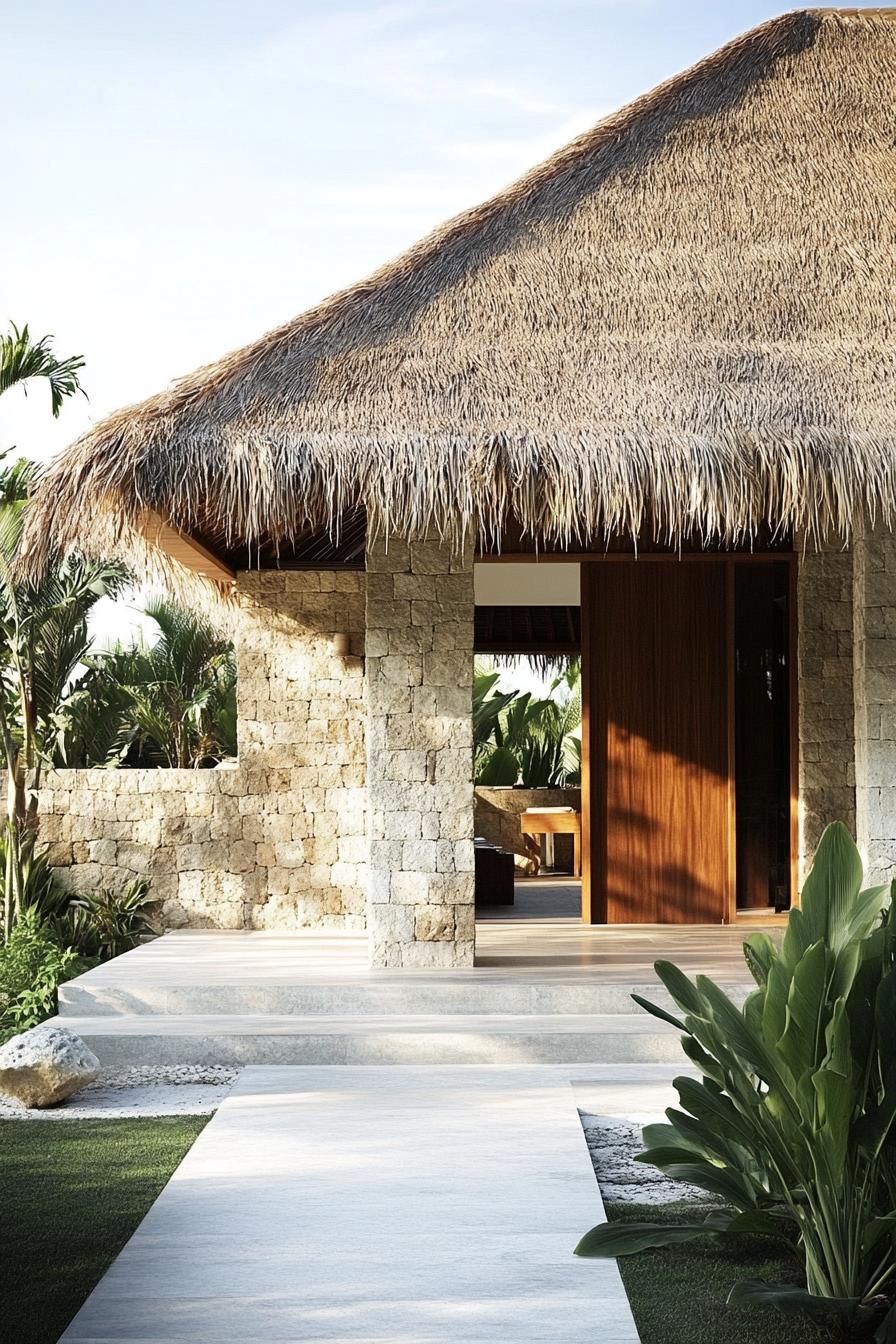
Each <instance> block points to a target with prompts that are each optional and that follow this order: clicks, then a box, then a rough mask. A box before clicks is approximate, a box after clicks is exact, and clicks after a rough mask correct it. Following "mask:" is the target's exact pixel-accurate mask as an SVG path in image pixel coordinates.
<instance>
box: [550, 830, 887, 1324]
mask: <svg viewBox="0 0 896 1344" xmlns="http://www.w3.org/2000/svg"><path fill="white" fill-rule="evenodd" d="M894 888H896V883H894ZM893 896H894V891H893V890H891V889H890V888H887V887H885V886H874V887H869V888H866V889H863V888H862V862H861V858H860V856H859V853H858V850H857V849H856V846H855V844H854V843H853V840H852V837H851V836H850V834H849V832H848V831H847V829H846V827H844V826H843V825H841V824H840V823H839V822H837V823H834V824H833V825H831V826H829V827H828V828H827V829H826V830H825V832H824V835H823V836H822V839H821V841H820V843H819V846H818V850H817V852H816V854H815V860H814V863H813V866H812V870H811V872H810V873H809V876H808V877H807V879H806V882H805V885H804V887H803V891H802V898H801V905H800V908H799V909H794V910H792V911H791V913H790V916H789V920H788V924H787V928H786V932H785V933H784V937H783V940H782V943H781V946H780V948H779V947H778V946H777V945H776V943H775V942H774V941H773V940H772V938H771V937H770V936H769V935H768V934H766V933H755V934H753V935H751V936H750V937H749V938H748V939H747V941H746V943H745V945H744V951H745V955H746V960H747V965H748V966H749V969H750V972H751V973H752V976H753V978H754V979H755V981H756V985H757V988H756V990H755V991H754V992H753V993H752V994H751V995H750V996H749V997H748V999H747V1000H746V1002H745V1004H744V1006H743V1008H738V1007H737V1006H736V1005H735V1004H734V1003H733V1002H732V1000H731V999H730V998H729V997H728V996H727V995H726V994H725V993H724V992H723V991H722V990H721V989H720V988H719V987H718V985H716V984H714V983H713V981H712V980H710V979H708V978H707V977H706V976H698V977H697V978H696V979H695V980H691V979H689V978H688V977H687V976H686V975H684V974H683V973H682V972H681V971H680V970H679V969H678V968H677V967H675V966H673V965H671V964H670V963H669V962H657V964H656V971H657V974H658V976H659V978H660V980H661V981H662V983H663V985H664V986H665V988H666V990H667V991H668V993H669V994H670V995H671V998H672V1000H673V1002H674V1003H675V1004H676V1005H677V1008H678V1010H679V1012H678V1013H677V1014H676V1013H674V1012H667V1011H666V1010H665V1009H664V1008H661V1007H658V1006H657V1005H655V1004H652V1003H649V1002H647V1001H646V1000H644V999H642V998H640V996H638V995H635V996H634V998H635V999H636V1001H637V1002H638V1003H639V1004H640V1006H641V1007H642V1008H645V1009H646V1010H647V1011H648V1012H650V1013H652V1014H653V1015H654V1016H656V1017H659V1018H662V1019H664V1020H666V1021H668V1022H671V1023H673V1025H675V1026H676V1027H677V1028H678V1029H679V1030H680V1031H681V1033H682V1046H683V1049H684V1052H685V1054H686V1055H687V1057H688V1059H689V1061H690V1063H691V1064H692V1065H693V1066H694V1067H695V1069H696V1071H697V1073H698V1074H699V1077H693V1076H686V1077H680V1078H677V1079H676V1080H675V1088H676V1091H677V1092H678V1097H679V1103H680V1104H679V1106H678V1107H673V1108H670V1109H669V1110H668V1111H667V1112H666V1115H667V1121H668V1123H666V1124H659V1125H649V1126H648V1127H647V1128H646V1129H645V1130H644V1144H645V1151H644V1152H643V1153H641V1154H640V1155H639V1158H638V1160H639V1161H642V1162H646V1163H649V1164H651V1165H652V1166H655V1167H658V1168H659V1169H660V1170H661V1171H663V1172H665V1173H666V1175H667V1176H670V1177H672V1178H673V1179H677V1180H682V1181H686V1182H688V1183H689V1184H691V1185H696V1186H699V1187H700V1188H702V1189H703V1190H706V1191H707V1192H708V1193H709V1194H711V1195H713V1196H714V1197H716V1198H718V1199H720V1200H721V1201H722V1202H721V1204H720V1206H719V1207H718V1208H717V1209H714V1210H713V1211H712V1212H711V1213H710V1214H709V1216H708V1217H707V1218H705V1219H695V1220H694V1221H689V1222H684V1223H682V1224H680V1225H677V1226H670V1225H668V1224H662V1225H658V1224H652V1223H641V1224H631V1223H627V1224H614V1223H604V1224H601V1225H600V1226H598V1227H595V1228H593V1229H592V1230H591V1231H590V1232H588V1233H587V1234H586V1235H585V1236H584V1237H583V1238H582V1240H581V1242H580V1243H579V1245H578V1246H577V1247H576V1254H577V1255H582V1256H593V1257H617V1256H621V1255H630V1254H632V1253H635V1252H638V1251H641V1250H645V1249H648V1248H651V1247H659V1246H668V1245H672V1244H675V1243H680V1242H683V1241H688V1240H691V1239H695V1238H716V1239H726V1240H727V1239H729V1238H731V1237H736V1236H737V1235H739V1234H741V1233H745V1234H746V1233H749V1234H750V1235H756V1234H757V1233H758V1234H760V1235H767V1236H770V1237H775V1238H783V1239H784V1240H786V1241H787V1242H789V1243H790V1244H791V1245H792V1246H794V1247H796V1248H797V1249H798V1250H799V1252H800V1253H801V1255H802V1258H803V1260H804V1263H805V1274H806V1281H805V1285H804V1286H802V1285H794V1284H765V1283H758V1282H753V1281H750V1282H744V1283H739V1284H736V1285H735V1286H734V1288H733V1289H732V1291H731V1294H730V1297H729V1301H730V1302H733V1303H738V1304H741V1305H744V1304H749V1303H753V1304H756V1305H773V1306H776V1307H777V1308H778V1309H779V1310H781V1311H785V1312H801V1313H811V1314H813V1315H818V1316H822V1317H829V1318H830V1317H834V1318H839V1319H840V1320H841V1321H842V1322H843V1324H844V1327H846V1328H849V1329H850V1330H852V1331H858V1332H859V1333H860V1334H862V1335H867V1337H869V1338H871V1337H873V1338H874V1339H875V1340H877V1341H878V1344H893V1342H896V1305H894V1302H896V1130H894V1122H896V969H894V966H896V903H894V900H893Z"/></svg>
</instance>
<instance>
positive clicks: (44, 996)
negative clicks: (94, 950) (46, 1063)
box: [0, 909, 92, 1039]
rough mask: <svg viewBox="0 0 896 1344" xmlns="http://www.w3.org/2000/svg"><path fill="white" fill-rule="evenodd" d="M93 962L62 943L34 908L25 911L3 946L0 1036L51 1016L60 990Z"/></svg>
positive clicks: (23, 1029) (24, 1028)
mask: <svg viewBox="0 0 896 1344" xmlns="http://www.w3.org/2000/svg"><path fill="white" fill-rule="evenodd" d="M91 964H92V963H91V962H90V961H89V960H88V959H87V958H85V957H83V956H80V955H79V954H78V952H76V951H75V949H74V948H71V947H65V946H63V945H62V944H61V943H60V942H59V940H58V938H57V937H56V936H55V934H54V933H53V932H52V930H51V928H50V927H49V925H48V924H46V923H44V922H42V920H41V918H40V916H39V914H38V913H37V911H35V910H33V909H32V910H25V911H24V912H23V913H22V914H21V915H20V917H19V919H18V920H17V921H16V925H15V928H14V929H13V931H12V933H11V934H10V936H9V938H8V939H7V940H6V942H5V943H3V944H2V945H0V1039H6V1038H7V1037H9V1036H13V1035H15V1034H16V1033H17V1032H19V1031H26V1030H27V1029H28V1028H29V1027H36V1026H37V1025H38V1023H40V1022H43V1021H45V1020H46V1019H47V1018H48V1017H52V1016H53V1014H54V1013H55V1012H56V1003H57V991H58V988H59V986H60V985H61V984H63V983H64V982H65V981H66V980H71V979H72V977H73V976H75V975H80V974H81V973H82V971H86V970H88V969H89V968H90V965H91Z"/></svg>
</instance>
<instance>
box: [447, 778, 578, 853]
mask: <svg viewBox="0 0 896 1344" xmlns="http://www.w3.org/2000/svg"><path fill="white" fill-rule="evenodd" d="M528 807H571V808H573V809H574V811H576V812H579V811H581V807H582V791H581V789H573V788H569V789H560V788H557V789H487V788H483V787H482V786H481V785H477V786H476V794H475V804H474V808H473V822H474V830H475V832H476V835H477V836H482V837H483V839H485V840H490V841H491V843H492V844H493V845H499V846H500V847H501V849H509V850H510V852H511V853H512V854H515V855H516V866H517V867H518V868H520V869H525V868H526V867H527V863H528V857H529V855H528V851H527V849H526V845H525V843H524V841H523V836H522V832H521V831H520V813H521V812H525V811H526V809H527V808H528ZM554 855H555V858H556V862H557V867H558V868H559V869H561V870H565V871H567V872H572V862H573V838H572V836H571V835H555V836H554Z"/></svg>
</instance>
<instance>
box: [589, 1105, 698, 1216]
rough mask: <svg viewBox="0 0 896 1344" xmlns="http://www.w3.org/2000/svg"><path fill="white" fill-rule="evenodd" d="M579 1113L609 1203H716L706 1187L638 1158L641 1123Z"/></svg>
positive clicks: (642, 1149)
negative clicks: (670, 1175)
mask: <svg viewBox="0 0 896 1344" xmlns="http://www.w3.org/2000/svg"><path fill="white" fill-rule="evenodd" d="M579 1116H580V1118H581V1121H582V1128H583V1129H584V1131H585V1142H586V1143H587V1144H588V1152H589V1153H590V1154H591V1162H592V1165H593V1167H594V1174H595V1176H596V1177H597V1183H598V1185H599V1186H600V1192H601V1195H602V1196H603V1199H604V1202H605V1203H606V1204H672V1203H675V1202H676V1201H677V1200H680V1199H692V1200H698V1201H699V1202H700V1203H702V1204H709V1203H716V1202H717V1201H716V1200H714V1199H713V1197H712V1195H708V1194H707V1193H706V1191H705V1190H700V1189H698V1187H697V1186H695V1185H686V1184H685V1183H684V1182H683V1181H672V1180H669V1178H668V1177H666V1176H664V1175H663V1173H662V1172H661V1171H659V1170H658V1169H657V1168H656V1167H651V1166H649V1165H648V1164H647V1163H645V1162H636V1161H635V1154H636V1153H641V1152H643V1151H644V1144H643V1142H642V1140H641V1126H640V1124H635V1123H634V1122H633V1121H630V1120H621V1119H620V1118H619V1117H618V1116H613V1117H610V1116H606V1115H590V1114H589V1113H588V1112H586V1111H579Z"/></svg>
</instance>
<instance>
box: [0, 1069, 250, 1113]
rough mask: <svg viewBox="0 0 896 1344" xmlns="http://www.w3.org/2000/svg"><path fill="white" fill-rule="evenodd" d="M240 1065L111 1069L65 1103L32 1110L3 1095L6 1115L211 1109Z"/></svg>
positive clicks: (0, 1101)
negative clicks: (42, 1109) (231, 1066)
mask: <svg viewBox="0 0 896 1344" xmlns="http://www.w3.org/2000/svg"><path fill="white" fill-rule="evenodd" d="M238 1073H239V1070H238V1069H228V1068H224V1067H222V1066H220V1065H214V1064H212V1065H202V1064H197V1065H168V1066H160V1067H159V1068H151V1067H147V1066H140V1067H136V1068H129V1069H106V1070H104V1071H103V1073H102V1074H101V1076H100V1077H99V1078H98V1079H97V1081H96V1082H95V1083H91V1084H90V1085H89V1086H88V1087H85V1088H84V1090H83V1092H79V1093H78V1094H77V1096H74V1097H71V1098H70V1099H69V1100H68V1101H65V1102H63V1103H62V1105H61V1106H53V1107H51V1108H50V1109H49V1110H45V1111H29V1110H27V1109H26V1108H25V1107H24V1106H21V1105H19V1103H18V1102H15V1101H12V1100H10V1099H9V1098H8V1097H0V1119H4V1120H110V1119H114V1118H120V1119H123V1118H126V1117H129V1118H137V1117H139V1116H156V1115H210V1114H211V1113H212V1112H213V1111H215V1110H217V1108H218V1107H219V1106H220V1105H221V1102H222V1101H223V1100H224V1098H225V1097H226V1096H227V1094H228V1092H229V1091H230V1089H231V1087H232V1086H233V1083H234V1080H235V1079H236V1077H237V1075H238Z"/></svg>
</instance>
